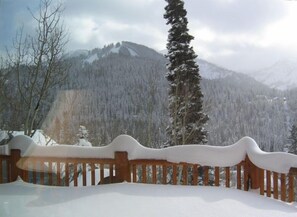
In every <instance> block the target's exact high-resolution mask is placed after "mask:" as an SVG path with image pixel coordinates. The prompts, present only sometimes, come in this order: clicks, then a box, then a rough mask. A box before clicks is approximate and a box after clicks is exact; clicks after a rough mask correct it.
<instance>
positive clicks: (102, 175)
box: [100, 163, 104, 185]
mask: <svg viewBox="0 0 297 217" xmlns="http://www.w3.org/2000/svg"><path fill="white" fill-rule="evenodd" d="M100 184H101V185H102V184H104V164H102V163H101V164H100Z"/></svg>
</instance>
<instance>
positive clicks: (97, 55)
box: [66, 41, 164, 64]
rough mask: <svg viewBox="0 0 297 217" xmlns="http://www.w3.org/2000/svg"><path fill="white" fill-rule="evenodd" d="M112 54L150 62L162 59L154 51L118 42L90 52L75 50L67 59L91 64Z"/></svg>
mask: <svg viewBox="0 0 297 217" xmlns="http://www.w3.org/2000/svg"><path fill="white" fill-rule="evenodd" d="M113 54H118V55H123V56H129V57H140V58H146V59H151V60H157V59H162V58H164V57H163V55H162V54H160V53H158V52H156V51H155V50H153V49H151V48H148V47H146V46H144V45H140V44H136V43H132V42H127V41H123V42H118V43H116V44H109V45H107V46H104V47H103V48H95V49H93V50H91V51H86V50H77V51H72V52H70V53H69V54H68V55H66V56H67V57H70V58H71V57H81V58H83V59H84V62H86V63H89V64H92V63H93V62H94V61H96V60H99V59H101V58H104V57H108V56H110V55H113Z"/></svg>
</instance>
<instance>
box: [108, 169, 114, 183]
mask: <svg viewBox="0 0 297 217" xmlns="http://www.w3.org/2000/svg"><path fill="white" fill-rule="evenodd" d="M113 178H114V174H113V164H109V183H114V182H115V180H113Z"/></svg>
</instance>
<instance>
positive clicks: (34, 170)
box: [0, 135, 297, 201]
mask: <svg viewBox="0 0 297 217" xmlns="http://www.w3.org/2000/svg"><path fill="white" fill-rule="evenodd" d="M4 149H5V150H6V152H7V153H6V155H2V157H1V155H0V183H1V182H3V180H4V178H3V177H4V176H5V175H6V176H7V177H9V178H6V179H7V181H14V180H15V179H16V178H17V176H21V177H22V178H23V179H24V180H25V181H32V182H33V183H41V184H45V183H46V184H50V185H53V184H55V185H66V186H69V183H71V181H73V182H74V186H77V185H78V181H77V180H78V176H79V173H81V174H82V185H87V182H88V178H89V179H90V180H91V184H92V185H95V184H97V183H98V175H97V178H96V174H99V180H100V183H104V182H116V181H124V180H125V181H129V182H130V181H133V182H142V183H148V182H150V183H163V184H179V183H180V184H192V185H197V184H199V183H200V184H201V183H203V184H204V185H215V186H218V185H220V184H222V183H223V185H224V186H226V187H229V186H230V182H232V180H233V179H234V180H235V181H234V183H236V186H237V188H238V189H241V188H242V185H243V188H244V190H248V189H249V187H251V188H253V189H257V188H260V194H262V195H264V193H265V192H266V195H267V196H269V197H270V196H271V194H273V196H274V198H276V199H277V198H278V197H279V192H280V197H281V199H282V200H284V201H285V200H286V199H288V201H293V200H294V197H295V196H294V183H295V182H296V168H297V156H296V155H293V154H288V153H280V152H274V153H267V152H263V151H261V150H260V148H259V147H258V145H257V143H256V142H255V141H254V140H253V139H252V138H250V137H244V138H242V139H241V140H239V141H238V142H237V143H235V144H233V145H230V146H225V147H219V146H208V145H184V146H173V147H168V148H164V149H151V148H147V147H144V146H142V145H141V144H139V143H138V142H137V141H136V140H135V139H134V138H132V137H130V136H128V135H120V136H118V137H117V138H115V139H114V140H113V141H112V143H111V144H109V145H107V146H104V147H78V146H69V145H57V146H49V147H47V146H38V145H36V144H35V143H34V141H33V140H32V139H31V138H29V137H26V136H16V137H15V138H13V139H12V140H11V141H10V143H9V144H8V147H5V148H4ZM0 153H1V152H0ZM8 156H10V157H8ZM1 159H2V160H1ZM4 162H6V163H5V164H4ZM16 162H17V164H16ZM5 168H6V169H5ZM106 170H107V171H108V173H107V176H108V178H106V177H105V176H106V175H104V174H106ZM4 171H7V172H6V173H5V174H4ZM96 171H98V172H96ZM265 171H266V172H265ZM88 173H90V175H89V176H88ZM230 174H231V177H230ZM232 174H233V176H236V178H234V177H233V178H232ZM87 177H88V178H87ZM54 180H56V181H54ZM264 180H265V183H264ZM279 180H280V183H281V187H280V191H279V186H278V182H279ZM295 185H296V184H295ZM287 189H288V192H287Z"/></svg>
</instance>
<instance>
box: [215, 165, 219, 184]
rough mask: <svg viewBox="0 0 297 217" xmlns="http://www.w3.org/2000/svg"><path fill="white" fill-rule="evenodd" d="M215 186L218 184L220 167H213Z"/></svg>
mask: <svg viewBox="0 0 297 217" xmlns="http://www.w3.org/2000/svg"><path fill="white" fill-rule="evenodd" d="M215 186H220V168H219V167H215Z"/></svg>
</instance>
